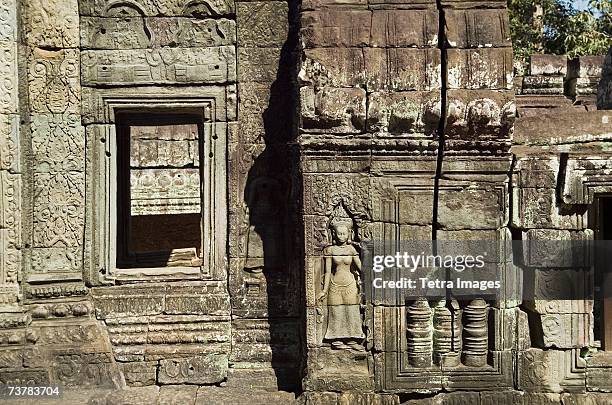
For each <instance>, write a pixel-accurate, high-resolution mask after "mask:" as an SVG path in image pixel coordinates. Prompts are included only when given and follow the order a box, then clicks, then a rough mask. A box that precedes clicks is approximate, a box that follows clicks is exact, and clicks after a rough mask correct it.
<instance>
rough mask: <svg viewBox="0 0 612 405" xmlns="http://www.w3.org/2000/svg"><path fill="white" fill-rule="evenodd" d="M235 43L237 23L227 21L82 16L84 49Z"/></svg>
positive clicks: (210, 45) (180, 46)
mask: <svg viewBox="0 0 612 405" xmlns="http://www.w3.org/2000/svg"><path fill="white" fill-rule="evenodd" d="M235 43H236V24H235V22H234V21H233V20H229V19H226V18H222V19H218V20H213V19H204V20H200V19H192V18H184V17H149V18H143V17H140V16H138V17H131V16H130V17H123V18H108V17H81V47H82V48H83V49H139V48H161V47H164V46H172V47H179V48H191V47H194V48H195V47H216V46H223V45H233V44H235Z"/></svg>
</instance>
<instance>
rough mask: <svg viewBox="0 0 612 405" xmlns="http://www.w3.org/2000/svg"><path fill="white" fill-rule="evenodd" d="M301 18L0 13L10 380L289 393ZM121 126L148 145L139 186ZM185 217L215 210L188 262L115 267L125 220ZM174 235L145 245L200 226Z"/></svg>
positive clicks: (1, 236) (295, 318) (136, 5)
mask: <svg viewBox="0 0 612 405" xmlns="http://www.w3.org/2000/svg"><path fill="white" fill-rule="evenodd" d="M295 15H296V11H295V5H291V6H289V5H288V4H287V3H286V2H281V1H278V2H275V1H274V2H237V3H234V2H233V1H232V2H229V1H218V2H208V1H188V0H185V1H160V2H158V1H126V2H114V1H97V0H91V1H90V0H82V1H77V0H58V1H51V2H49V1H34V0H24V1H21V2H12V3H11V2H9V3H6V2H4V3H3V4H2V5H1V8H0V23H1V24H2V25H1V26H0V27H1V34H0V35H1V36H2V37H1V38H0V40H1V41H2V42H1V44H2V49H3V52H2V55H3V58H4V62H3V65H2V66H3V79H2V83H3V84H2V85H1V86H0V88H1V89H2V106H1V111H0V112H1V113H2V126H1V132H0V133H1V134H2V137H1V138H0V140H1V149H0V161H1V165H0V169H1V174H0V178H1V180H2V181H1V183H0V184H1V188H0V191H1V195H2V200H0V202H1V204H0V208H1V210H0V212H1V216H0V243H1V245H0V247H1V250H0V251H1V254H0V277H1V281H0V283H1V287H0V289H1V290H0V293H1V300H0V302H1V304H2V307H1V310H2V318H1V321H2V322H1V326H2V336H3V340H2V341H1V343H0V344H1V345H2V355H1V356H0V359H1V364H0V381H1V382H3V383H6V382H27V383H36V384H46V383H53V384H60V385H62V386H65V387H66V388H67V389H70V387H74V386H80V387H87V389H89V390H95V389H106V388H115V389H116V388H121V387H124V386H126V385H127V386H155V385H156V384H157V385H168V384H196V385H197V384H200V385H208V386H213V388H214V385H215V384H217V385H218V384H220V383H222V382H223V383H224V384H226V383H228V385H229V386H230V387H231V389H233V390H237V392H240V389H242V388H244V387H251V388H253V387H255V388H256V389H261V390H264V389H272V390H277V389H279V388H281V389H285V390H294V389H296V387H297V386H298V385H299V377H300V363H301V356H302V354H301V344H300V340H301V333H302V332H301V330H302V328H301V323H300V321H299V319H300V318H299V317H300V305H299V303H300V300H301V295H300V293H299V291H300V290H301V287H300V286H301V283H302V280H301V278H300V277H298V274H299V273H298V270H299V266H301V262H300V260H299V249H301V247H300V246H299V245H297V246H298V254H295V253H294V250H295V249H294V246H296V244H295V236H294V235H295V232H294V230H295V229H298V227H297V226H296V225H295V224H296V222H297V221H296V219H295V215H293V212H295V207H293V206H292V205H291V203H290V201H292V198H291V196H292V194H294V191H293V189H294V188H295V187H298V186H299V183H296V182H294V181H292V179H291V175H292V172H291V170H293V169H292V167H293V166H294V165H293V166H292V163H293V161H292V159H293V158H292V155H291V151H290V149H289V147H288V146H287V143H288V141H289V140H290V139H291V137H292V136H293V131H294V125H293V124H292V123H293V121H294V119H293V116H294V115H295V114H294V110H295V107H294V104H295V97H294V93H295V91H294V90H293V87H292V86H293V84H292V83H293V81H294V77H295V74H296V70H295V69H294V68H292V67H294V66H295V62H294V60H295V51H294V48H295V46H296V45H297V31H296V26H295V22H296V21H295V18H294V17H295ZM239 93H240V96H239ZM159 117H162V118H159ZM160 119H161V121H159V120H160ZM181 120H182V121H181ZM185 122H187V124H189V123H191V124H190V125H191V127H189V126H188V125H185ZM171 124H172V125H174V127H172V128H174V129H172V131H174V132H168V133H166V132H164V131H171V129H169V128H171V127H170V126H169V125H171ZM175 124H176V125H175ZM143 125H144V126H143ZM146 125H148V126H146ZM177 125H178V126H177ZM180 125H183V126H182V127H181V126H180ZM188 128H191V130H193V131H194V132H191V134H190V135H181V133H179V132H180V131H186V130H188ZM193 128H195V129H193ZM126 131H127V132H126ZM126 133H127V134H128V135H127V136H132V137H134V136H135V135H130V134H140V135H138V137H136V138H133V141H129V142H133V143H134V146H132V152H131V153H130V152H129V149H128V152H127V153H128V156H129V159H128V162H129V163H128V166H129V167H130V170H131V179H130V173H129V172H125V171H123V172H121V167H122V166H121V165H122V163H121V162H122V160H121V159H122V157H121V156H123V155H125V151H123V150H122V148H124V146H122V145H124V143H125V136H126V135H125V134H126ZM128 145H129V143H128ZM168 145H170V146H168ZM198 145H199V146H198ZM128 147H129V146H128ZM163 148H170V149H163ZM187 149H189V151H188V150H187ZM187 157H188V159H187V160H186V158H187ZM160 162H161V163H160ZM190 167H191V168H190ZM126 174H127V178H128V181H127V183H126V182H125V180H124V179H122V176H123V177H125V176H126ZM193 176H195V177H196V179H197V178H201V182H200V181H199V180H196V183H195V188H193V187H192V185H193V184H192V182H191V180H189V179H190V178H191V177H193ZM185 178H187V180H185ZM130 182H131V185H130ZM167 182H170V184H171V186H170V188H169V187H168V186H167V184H168V183H167ZM198 182H200V184H198ZM125 184H127V185H128V187H131V202H130V201H128V203H127V208H126V207H125V206H122V204H124V202H122V200H121V198H120V197H118V195H121V193H122V187H124V186H125ZM122 185H123V186H122ZM190 187H191V188H190ZM151 195H154V196H155V198H154V199H152V200H151V199H150V196H151ZM130 204H131V208H130ZM125 210H127V212H128V214H122V212H123V211H125ZM129 212H131V214H129ZM185 212H187V213H195V214H197V215H198V217H199V218H200V217H201V218H202V226H201V232H202V234H201V235H200V237H198V238H196V239H194V240H196V241H198V240H200V239H202V246H201V249H200V247H197V249H195V248H194V250H193V252H195V254H197V255H198V256H199V257H198V258H191V259H190V260H191V261H188V262H187V263H188V266H187V267H185V265H184V263H185V259H184V258H185V257H187V256H185V255H186V254H191V252H187V253H186V252H185V250H183V251H179V252H178V253H176V252H173V253H172V255H171V256H169V258H168V257H166V259H165V260H164V263H165V262H166V261H167V263H168V266H167V267H164V266H162V267H157V268H155V266H151V265H149V266H142V265H140V266H136V267H135V268H131V269H130V268H124V267H125V266H121V265H120V260H119V259H121V260H123V256H121V254H122V253H121V252H122V249H126V248H125V247H123V246H122V244H121V242H120V239H121V234H122V232H125V231H124V228H123V226H124V223H123V222H124V221H126V218H127V220H129V221H132V222H133V223H136V222H137V220H140V222H139V223H143V221H144V219H141V218H142V217H134V218H135V219H134V218H131V217H130V215H132V216H134V215H145V216H146V215H149V216H150V215H153V216H155V215H160V214H165V215H170V214H177V213H178V214H181V213H185ZM121 215H124V216H123V217H122V216H121ZM125 215H127V217H126V216H125ZM122 218H123V219H122ZM130 218H131V219H130ZM167 218H170V217H167ZM169 220H171V218H170V219H169ZM162 223H163V222H159V224H160V225H159V226H158V227H157V229H155V228H149V230H148V232H151V229H153V231H155V232H159V234H157V235H149V236H150V237H148V238H147V235H146V232H147V231H144V232H143V231H140V234H141V235H144V236H143V237H144V238H146V240H144V241H142V242H141V243H140V245H135V246H137V247H138V248H139V249H141V250H142V246H144V247H147V246H148V245H151V244H155V241H156V240H160V241H162V242H165V243H169V242H170V241H171V238H172V237H173V236H172V235H173V234H174V235H179V236H181V235H180V232H183V233H185V232H187V228H184V229H166V230H165V231H164V229H163V225H161V224H162ZM144 229H146V228H144ZM177 231H178V232H179V233H178V234H177ZM199 231H200V228H198V232H199ZM164 234H166V235H165V236H164ZM228 235H229V236H228ZM188 243H196V242H188ZM145 250H146V249H145ZM179 250H180V249H179ZM181 254H182V255H183V256H181ZM159 256H160V255H159V254H158V255H157V256H155V255H151V254H149V255H148V256H146V255H145V256H142V255H141V256H130V257H137V259H133V260H137V261H138V260H145V262H144V263H149V262H147V261H146V260H149V261H152V262H155V260H157V261H159ZM142 257H145V258H144V259H143V258H142ZM181 260H182V261H181ZM126 263H130V262H129V260H127V261H126ZM176 263H179V264H180V263H183V265H182V267H181V266H180V265H177V264H176ZM213 388H211V389H213ZM213 391H214V390H213ZM194 392H195V391H194ZM230 392H231V390H230ZM202 395H204V399H203V400H205V399H206V395H212V396H216V395H218V394H217V393H215V392H210V393H202ZM279 398H280V397H279ZM109 401H111V400H110V399H109ZM111 402H112V401H111Z"/></svg>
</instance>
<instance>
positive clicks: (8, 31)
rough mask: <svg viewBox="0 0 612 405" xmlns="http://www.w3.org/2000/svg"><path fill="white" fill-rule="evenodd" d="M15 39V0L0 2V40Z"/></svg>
mask: <svg viewBox="0 0 612 405" xmlns="http://www.w3.org/2000/svg"><path fill="white" fill-rule="evenodd" d="M16 40H17V7H16V1H15V0H3V1H2V2H1V3H0V41H16Z"/></svg>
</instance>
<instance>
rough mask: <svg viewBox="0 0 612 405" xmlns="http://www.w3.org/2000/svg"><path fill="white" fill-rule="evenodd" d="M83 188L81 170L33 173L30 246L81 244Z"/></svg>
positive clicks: (70, 245)
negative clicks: (32, 225)
mask: <svg viewBox="0 0 612 405" xmlns="http://www.w3.org/2000/svg"><path fill="white" fill-rule="evenodd" d="M84 188H85V175H84V173H79V172H55V173H37V174H35V176H34V247H78V246H81V245H82V240H83V227H84V215H85V212H84V211H85V210H84V206H83V198H84V197H85V190H84Z"/></svg>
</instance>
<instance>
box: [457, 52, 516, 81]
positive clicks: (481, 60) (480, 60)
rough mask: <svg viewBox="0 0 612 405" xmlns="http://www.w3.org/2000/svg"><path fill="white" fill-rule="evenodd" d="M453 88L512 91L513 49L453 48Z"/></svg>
mask: <svg viewBox="0 0 612 405" xmlns="http://www.w3.org/2000/svg"><path fill="white" fill-rule="evenodd" d="M447 52H448V88H449V89H511V88H512V83H513V81H512V77H513V76H512V68H513V67H512V48H497V49H494V48H480V49H449V50H447Z"/></svg>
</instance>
